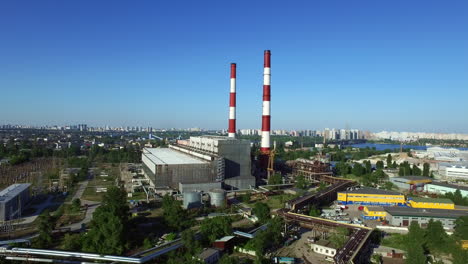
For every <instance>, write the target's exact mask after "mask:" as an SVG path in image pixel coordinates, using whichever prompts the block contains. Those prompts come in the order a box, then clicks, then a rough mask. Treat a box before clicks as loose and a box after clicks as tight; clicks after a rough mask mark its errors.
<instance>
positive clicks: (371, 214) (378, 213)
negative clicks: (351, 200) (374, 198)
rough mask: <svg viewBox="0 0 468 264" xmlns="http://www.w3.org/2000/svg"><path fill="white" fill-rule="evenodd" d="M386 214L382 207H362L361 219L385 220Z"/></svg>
mask: <svg viewBox="0 0 468 264" xmlns="http://www.w3.org/2000/svg"><path fill="white" fill-rule="evenodd" d="M386 215H387V213H386V212H385V210H384V208H383V207H382V206H364V209H363V213H362V218H363V219H365V220H377V219H385V216H386Z"/></svg>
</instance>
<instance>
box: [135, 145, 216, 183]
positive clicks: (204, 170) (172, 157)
mask: <svg viewBox="0 0 468 264" xmlns="http://www.w3.org/2000/svg"><path fill="white" fill-rule="evenodd" d="M142 161H143V171H144V173H145V175H146V176H147V177H148V178H149V179H150V181H151V185H153V186H154V187H165V186H168V187H171V188H174V189H177V188H178V187H179V183H207V182H215V180H216V178H217V176H218V175H217V173H216V171H215V169H216V166H217V163H216V160H213V161H211V160H207V159H203V158H202V157H196V156H193V155H188V154H186V153H183V152H180V151H177V150H175V149H172V148H144V149H143V153H142Z"/></svg>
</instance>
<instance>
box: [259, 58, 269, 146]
mask: <svg viewBox="0 0 468 264" xmlns="http://www.w3.org/2000/svg"><path fill="white" fill-rule="evenodd" d="M270 56H271V52H270V51H269V50H265V52H264V55H263V112H262V143H261V145H260V153H261V154H265V155H268V154H270V109H271V105H270V99H271V97H270V95H271V94H270V80H271V64H270Z"/></svg>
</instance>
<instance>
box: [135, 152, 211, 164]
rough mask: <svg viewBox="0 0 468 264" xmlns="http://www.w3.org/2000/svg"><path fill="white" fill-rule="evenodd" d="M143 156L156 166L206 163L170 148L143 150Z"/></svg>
mask: <svg viewBox="0 0 468 264" xmlns="http://www.w3.org/2000/svg"><path fill="white" fill-rule="evenodd" d="M145 150H146V151H144V152H143V154H145V155H146V157H147V158H148V159H150V160H151V162H153V163H154V164H156V165H180V164H205V163H206V162H205V161H203V160H200V159H197V158H194V157H192V156H190V155H187V154H185V153H182V152H180V151H177V150H174V149H170V148H145Z"/></svg>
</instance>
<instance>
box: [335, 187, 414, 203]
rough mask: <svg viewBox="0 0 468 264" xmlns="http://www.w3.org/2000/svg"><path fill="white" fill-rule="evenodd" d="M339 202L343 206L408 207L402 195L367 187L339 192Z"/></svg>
mask: <svg viewBox="0 0 468 264" xmlns="http://www.w3.org/2000/svg"><path fill="white" fill-rule="evenodd" d="M337 200H338V202H339V203H341V204H362V205H382V206H393V205H399V206H406V200H405V196H404V195H403V194H401V193H398V192H393V191H387V190H382V189H374V188H367V187H365V188H360V189H355V190H349V191H344V192H338V198H337Z"/></svg>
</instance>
